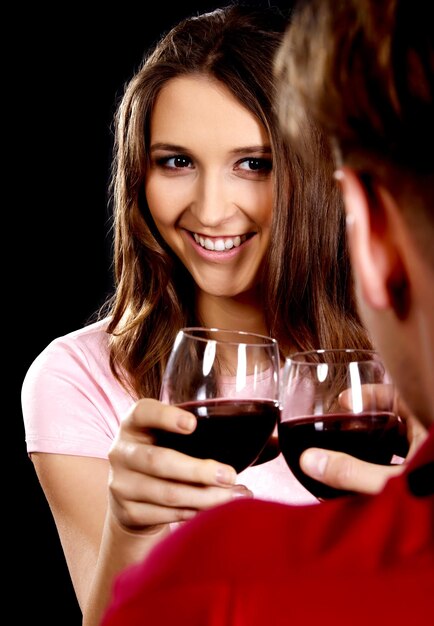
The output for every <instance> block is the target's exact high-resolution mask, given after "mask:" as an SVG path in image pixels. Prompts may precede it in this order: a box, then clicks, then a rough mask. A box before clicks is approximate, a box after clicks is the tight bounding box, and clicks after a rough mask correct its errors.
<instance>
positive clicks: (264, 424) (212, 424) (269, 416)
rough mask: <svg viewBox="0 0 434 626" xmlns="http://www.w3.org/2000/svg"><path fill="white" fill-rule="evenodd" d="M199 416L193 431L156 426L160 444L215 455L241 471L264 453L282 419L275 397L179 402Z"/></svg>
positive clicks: (198, 455) (191, 453)
mask: <svg viewBox="0 0 434 626" xmlns="http://www.w3.org/2000/svg"><path fill="white" fill-rule="evenodd" d="M178 406H180V407H181V408H183V409H185V410H186V411H190V412H191V413H193V414H194V415H195V416H196V417H197V426H196V429H195V430H194V431H193V432H192V433H191V434H189V435H181V434H179V433H171V432H168V431H163V430H156V431H155V437H156V442H155V443H156V444H157V445H158V446H163V447H165V448H173V449H175V450H178V451H179V452H183V453H184V454H188V455H189V456H194V457H196V458H199V459H215V460H216V461H220V462H221V463H227V464H228V465H232V467H234V468H235V470H236V471H237V472H241V471H242V470H244V469H246V467H249V465H251V464H252V463H253V462H254V461H255V460H256V459H257V458H258V456H259V455H260V453H261V452H262V450H263V449H264V447H265V445H266V444H267V441H268V439H269V438H270V436H271V434H272V432H273V430H274V428H275V426H276V424H277V422H278V420H279V415H280V413H279V405H278V403H277V402H273V401H272V400H237V399H230V400H203V401H199V402H185V403H183V404H179V405H178Z"/></svg>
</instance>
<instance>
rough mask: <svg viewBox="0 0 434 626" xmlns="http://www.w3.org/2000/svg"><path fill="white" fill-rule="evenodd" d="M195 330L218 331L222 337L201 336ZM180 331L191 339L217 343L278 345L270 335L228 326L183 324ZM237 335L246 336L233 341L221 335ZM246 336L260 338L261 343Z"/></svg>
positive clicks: (204, 331)
mask: <svg viewBox="0 0 434 626" xmlns="http://www.w3.org/2000/svg"><path fill="white" fill-rule="evenodd" d="M196 332H203V333H211V334H212V333H219V334H221V335H222V337H221V338H220V337H216V338H214V337H212V336H211V337H206V336H203V337H201V336H200V335H199V334H195V333H196ZM179 333H182V334H183V335H186V336H187V337H191V338H192V339H197V340H198V341H204V342H205V341H216V342H218V343H225V344H228V345H237V344H239V343H242V344H244V345H247V346H256V347H257V346H273V347H277V346H278V342H277V339H275V338H274V337H270V336H269V335H261V334H260V333H253V332H250V331H248V330H233V329H230V328H217V327H215V326H185V327H184V328H180V329H179V331H178V334H179ZM231 334H232V335H238V336H242V337H245V338H246V341H235V340H232V341H231V340H230V339H225V338H224V337H223V336H224V335H227V336H229V335H231ZM248 337H255V338H256V339H262V340H263V342H262V343H255V342H254V341H249V340H248Z"/></svg>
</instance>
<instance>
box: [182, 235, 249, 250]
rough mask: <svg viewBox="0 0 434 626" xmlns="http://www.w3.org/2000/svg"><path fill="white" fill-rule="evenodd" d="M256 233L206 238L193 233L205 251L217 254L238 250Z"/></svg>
mask: <svg viewBox="0 0 434 626" xmlns="http://www.w3.org/2000/svg"><path fill="white" fill-rule="evenodd" d="M253 234H254V233H250V234H248V235H235V236H234V237H204V236H203V235H198V234H197V233H192V235H193V237H194V240H195V242H196V243H197V244H199V245H200V246H201V247H202V248H205V250H211V251H216V252H226V251H227V250H231V249H232V248H238V247H239V246H240V245H241V244H242V243H244V242H245V241H246V239H248V238H249V237H252V236H253Z"/></svg>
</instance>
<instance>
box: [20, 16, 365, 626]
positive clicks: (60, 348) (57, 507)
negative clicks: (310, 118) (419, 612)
mask: <svg viewBox="0 0 434 626" xmlns="http://www.w3.org/2000/svg"><path fill="white" fill-rule="evenodd" d="M286 24H287V18H286V17H285V16H284V15H282V14H281V13H280V12H278V11H276V10H275V9H270V8H268V9H249V8H243V7H241V6H240V7H237V6H230V7H227V8H224V9H221V10H216V11H214V12H212V13H209V14H204V15H201V16H198V17H192V18H191V19H187V20H184V21H182V22H181V23H180V24H179V25H178V26H176V27H175V28H173V29H172V30H171V31H170V32H169V33H168V34H167V35H166V36H165V37H164V38H163V39H162V40H161V41H160V42H159V43H158V44H157V46H156V48H155V50H154V51H153V52H152V53H151V54H150V55H149V56H148V57H147V59H145V61H144V63H143V66H142V67H141V68H140V69H139V71H138V72H137V74H136V76H135V77H134V78H133V79H132V80H131V82H130V83H129V85H128V86H127V88H126V90H125V94H124V96H123V99H122V101H121V103H120V106H119V109H118V113H117V117H116V145H115V156H114V166H113V182H112V194H113V204H114V216H115V224H114V232H115V244H114V245H115V249H114V252H115V254H114V260H115V275H116V292H115V294H114V296H113V299H112V300H111V302H110V303H108V305H107V308H106V310H105V311H104V314H102V315H101V319H99V320H98V321H97V322H95V323H94V324H92V325H90V326H88V327H86V328H83V329H79V330H77V331H75V332H72V333H70V334H69V335H67V336H65V337H60V338H58V339H56V340H55V341H54V342H52V343H51V344H50V345H49V346H48V347H47V348H46V349H45V350H44V351H43V352H42V354H41V355H40V356H39V357H38V358H37V359H36V361H35V362H34V363H33V365H32V366H31V368H30V370H29V372H28V374H27V376H26V380H25V382H24V385H23V413H24V421H25V427H26V440H27V449H28V452H29V454H31V458H32V460H33V462H34V465H35V469H36V472H37V474H38V477H39V480H40V482H41V485H42V488H43V490H44V492H45V494H46V497H47V499H48V502H49V504H50V507H51V510H52V512H53V515H54V519H55V521H56V525H57V528H58V531H59V535H60V538H61V542H62V546H63V549H64V552H65V556H66V560H67V564H68V568H69V571H70V573H71V578H72V581H73V584H74V588H75V592H76V594H77V598H78V600H79V603H80V606H81V608H82V611H83V624H84V625H86V626H88V625H93V624H97V623H98V621H99V618H100V615H101V612H102V611H103V609H104V607H105V605H106V602H107V599H108V597H109V593H110V588H111V583H112V580H113V577H114V576H115V575H116V573H117V572H118V571H119V570H120V569H122V568H123V567H125V566H126V565H128V564H130V563H132V562H136V561H138V560H140V559H141V558H142V557H143V556H144V555H145V554H147V553H148V551H149V550H150V549H151V547H152V546H153V545H155V544H156V543H157V542H158V541H159V540H160V539H161V538H162V537H163V536H165V535H166V534H167V533H168V532H169V529H170V524H173V523H175V522H179V521H183V520H186V519H189V518H190V517H192V516H194V515H195V513H196V512H197V511H199V510H202V509H206V508H209V507H211V506H215V505H217V504H220V503H222V502H225V501H227V500H229V499H231V498H234V497H245V496H250V495H251V494H253V495H254V496H256V497H263V498H268V499H276V500H281V501H286V502H294V503H297V502H306V501H312V500H313V498H312V496H310V494H308V493H307V492H306V491H305V490H304V489H303V488H302V487H301V486H300V485H299V484H298V483H297V481H296V480H295V479H294V478H293V477H292V475H291V474H290V472H289V470H288V468H287V466H286V464H285V463H284V461H282V458H281V456H278V457H277V458H275V459H273V460H271V461H268V462H264V463H261V464H258V465H256V466H255V467H252V468H249V469H247V470H245V471H244V472H243V473H242V474H240V475H239V476H238V477H237V476H236V475H235V472H234V470H233V468H231V467H228V466H225V465H222V464H220V463H217V462H215V461H212V460H200V459H193V458H190V457H187V456H185V455H181V454H180V453H178V452H176V451H174V450H168V449H164V448H159V447H157V446H155V445H153V438H152V428H155V427H158V428H162V429H167V430H172V431H176V432H184V433H188V432H191V430H193V429H194V426H195V420H194V418H193V417H192V416H191V415H190V414H189V413H186V412H184V411H181V410H180V409H178V408H176V407H174V406H165V405H162V404H161V403H160V402H158V401H157V400H156V398H158V395H159V388H160V383H161V377H162V372H163V371H164V368H165V365H166V361H167V357H168V353H169V351H170V349H171V346H172V342H173V340H174V337H175V335H176V333H177V331H178V330H179V329H180V328H181V327H182V326H186V325H193V324H195V325H204V326H218V327H225V328H236V329H242V330H247V331H252V332H257V333H261V334H268V335H273V336H274V337H275V338H277V339H278V341H279V344H280V346H281V348H282V350H283V352H285V353H288V352H290V351H291V350H294V349H308V348H311V347H318V346H321V347H327V346H333V347H339V346H347V345H349V344H352V345H355V346H360V347H368V346H369V345H370V343H369V339H368V338H367V336H366V333H365V331H364V329H363V328H362V326H361V324H360V322H359V319H358V317H357V314H356V310H355V305H354V301H353V293H352V284H351V278H350V271H349V264H348V258H347V251H346V241H345V236H344V224H343V212H342V207H341V201H340V197H339V195H338V191H337V189H335V187H334V185H333V181H332V176H331V172H332V170H331V159H330V155H329V154H328V152H327V150H326V148H325V144H323V142H322V138H321V136H320V135H319V134H318V133H316V132H315V129H313V128H311V127H306V129H304V133H305V141H306V142H307V143H308V144H309V145H310V146H311V148H312V152H313V153H314V154H315V156H316V158H315V162H310V163H309V164H304V163H303V162H302V161H301V160H300V159H299V158H298V157H296V156H295V155H293V154H292V152H291V149H290V147H288V146H287V145H286V143H285V141H284V139H283V137H282V135H281V133H280V131H279V125H278V122H277V119H276V115H275V111H274V108H273V98H274V88H275V87H274V83H273V59H274V54H275V51H276V50H277V48H278V46H279V44H280V42H281V40H282V36H283V33H284V30H285V27H286ZM236 482H237V483H239V484H236Z"/></svg>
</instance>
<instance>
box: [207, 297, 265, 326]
mask: <svg viewBox="0 0 434 626" xmlns="http://www.w3.org/2000/svg"><path fill="white" fill-rule="evenodd" d="M196 310H197V314H198V317H199V319H200V320H201V324H202V325H203V326H207V327H214V328H229V329H232V330H244V331H247V332H252V333H259V334H261V335H268V329H267V326H266V323H265V318H264V310H263V306H262V304H261V298H260V295H259V293H258V291H257V290H255V291H249V292H246V293H243V294H240V295H239V296H236V297H235V298H226V297H223V296H213V295H210V294H207V293H204V292H203V291H201V292H199V293H198V294H197V300H196Z"/></svg>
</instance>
